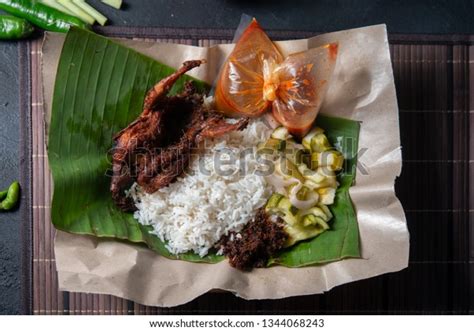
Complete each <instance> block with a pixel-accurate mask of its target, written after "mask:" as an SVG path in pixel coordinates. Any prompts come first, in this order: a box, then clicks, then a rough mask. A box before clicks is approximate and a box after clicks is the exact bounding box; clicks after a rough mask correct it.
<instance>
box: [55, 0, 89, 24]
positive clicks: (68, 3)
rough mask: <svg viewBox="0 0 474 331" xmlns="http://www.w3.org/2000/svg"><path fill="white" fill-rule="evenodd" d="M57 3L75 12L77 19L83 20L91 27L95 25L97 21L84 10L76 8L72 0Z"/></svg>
mask: <svg viewBox="0 0 474 331" xmlns="http://www.w3.org/2000/svg"><path fill="white" fill-rule="evenodd" d="M57 2H58V3H59V4H60V5H63V6H64V7H66V8H67V9H68V10H70V11H71V12H73V13H74V16H76V17H77V18H79V19H81V20H83V21H84V22H86V23H89V24H91V25H92V24H94V22H95V19H94V18H93V17H92V16H91V15H89V14H88V13H86V12H85V11H84V10H82V9H81V8H79V7H78V6H76V5H75V4H74V3H73V2H72V0H57Z"/></svg>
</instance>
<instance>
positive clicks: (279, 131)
mask: <svg viewBox="0 0 474 331" xmlns="http://www.w3.org/2000/svg"><path fill="white" fill-rule="evenodd" d="M271 137H272V138H275V139H280V140H287V139H289V138H290V137H291V135H290V133H289V132H288V129H287V128H285V127H284V126H280V127H278V128H276V129H275V130H273V132H272V135H271Z"/></svg>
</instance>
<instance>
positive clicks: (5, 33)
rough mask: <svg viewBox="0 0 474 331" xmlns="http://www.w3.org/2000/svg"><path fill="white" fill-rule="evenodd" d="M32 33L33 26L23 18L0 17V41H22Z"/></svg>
mask: <svg viewBox="0 0 474 331" xmlns="http://www.w3.org/2000/svg"><path fill="white" fill-rule="evenodd" d="M33 31H34V27H33V25H31V23H30V22H28V21H27V20H25V19H23V18H18V17H14V16H5V15H1V16H0V39H22V38H26V37H29V36H30V35H31V34H32V33H33Z"/></svg>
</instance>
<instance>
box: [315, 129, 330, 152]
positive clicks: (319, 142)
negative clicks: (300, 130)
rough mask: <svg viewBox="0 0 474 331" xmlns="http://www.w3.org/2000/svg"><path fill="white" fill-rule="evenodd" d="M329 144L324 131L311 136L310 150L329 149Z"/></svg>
mask: <svg viewBox="0 0 474 331" xmlns="http://www.w3.org/2000/svg"><path fill="white" fill-rule="evenodd" d="M331 148H332V147H331V144H330V143H329V140H328V137H326V135H325V134H324V133H320V134H317V135H315V136H314V137H313V138H311V152H324V151H327V150H330V149H331Z"/></svg>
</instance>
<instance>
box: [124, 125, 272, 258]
mask: <svg viewBox="0 0 474 331" xmlns="http://www.w3.org/2000/svg"><path fill="white" fill-rule="evenodd" d="M270 133H271V129H269V128H268V126H267V125H266V124H265V123H264V122H263V121H261V120H254V121H252V122H251V123H250V124H249V125H248V127H247V128H246V129H245V130H243V131H237V132H232V133H230V134H227V135H225V136H223V137H220V138H218V139H216V140H213V141H208V142H206V144H207V147H206V151H207V153H206V154H205V155H200V156H199V157H194V159H193V161H192V162H191V164H190V170H191V172H189V171H188V172H187V173H188V175H185V176H182V177H180V178H178V180H177V181H176V182H174V183H172V184H171V185H169V186H168V187H165V188H162V189H160V190H159V191H157V192H155V193H153V194H147V193H145V192H143V191H142V190H141V189H140V187H139V186H136V185H135V186H134V187H133V188H132V190H131V192H130V193H131V195H132V197H133V198H134V200H135V204H136V206H137V208H138V210H137V211H136V212H135V215H134V216H135V218H136V219H137V220H138V221H139V222H140V223H141V224H144V225H151V226H152V227H153V230H152V233H153V234H155V235H157V236H158V237H159V238H160V239H161V240H163V241H165V242H166V243H167V246H166V247H167V249H168V250H169V251H170V252H171V253H173V254H179V253H184V252H188V251H193V252H195V253H197V254H199V255H200V256H204V255H206V254H207V253H208V251H209V249H211V248H212V247H214V245H215V244H216V242H217V241H218V240H219V239H220V238H221V237H222V236H223V235H226V234H228V233H229V231H239V230H241V229H242V228H243V226H244V225H245V224H246V223H247V222H249V221H250V220H251V219H252V217H253V216H254V215H255V211H256V209H258V208H259V207H261V206H263V205H264V204H265V202H266V200H267V198H268V197H269V196H270V193H271V192H270V191H271V190H270V187H269V185H268V184H267V182H266V181H265V178H264V177H262V176H261V175H258V174H255V170H256V169H257V168H258V166H259V165H258V162H257V161H256V160H255V157H254V153H245V155H246V156H245V157H243V158H242V159H241V160H239V157H238V156H239V153H240V152H241V151H243V150H248V149H249V148H255V146H256V144H257V143H258V142H260V141H264V140H266V139H267V138H268V137H269V135H270ZM229 150H230V151H232V152H231V153H232V155H234V156H235V157H236V160H235V162H229V164H228V165H227V164H226V166H221V169H223V170H229V171H228V173H226V174H222V173H219V172H216V171H215V170H216V167H215V166H214V157H215V155H216V153H222V152H223V151H229ZM228 154H229V153H227V155H228ZM218 155H221V159H224V155H225V154H218ZM199 158H200V160H199ZM200 163H201V168H202V165H205V168H206V169H208V170H209V172H207V173H203V172H202V171H200V170H199V167H200V165H199V164H200ZM241 163H243V164H242V165H241ZM244 164H245V166H246V167H247V171H246V174H245V175H242V173H239V171H238V170H239V169H240V167H241V166H242V167H243V166H244ZM189 173H192V175H189Z"/></svg>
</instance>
